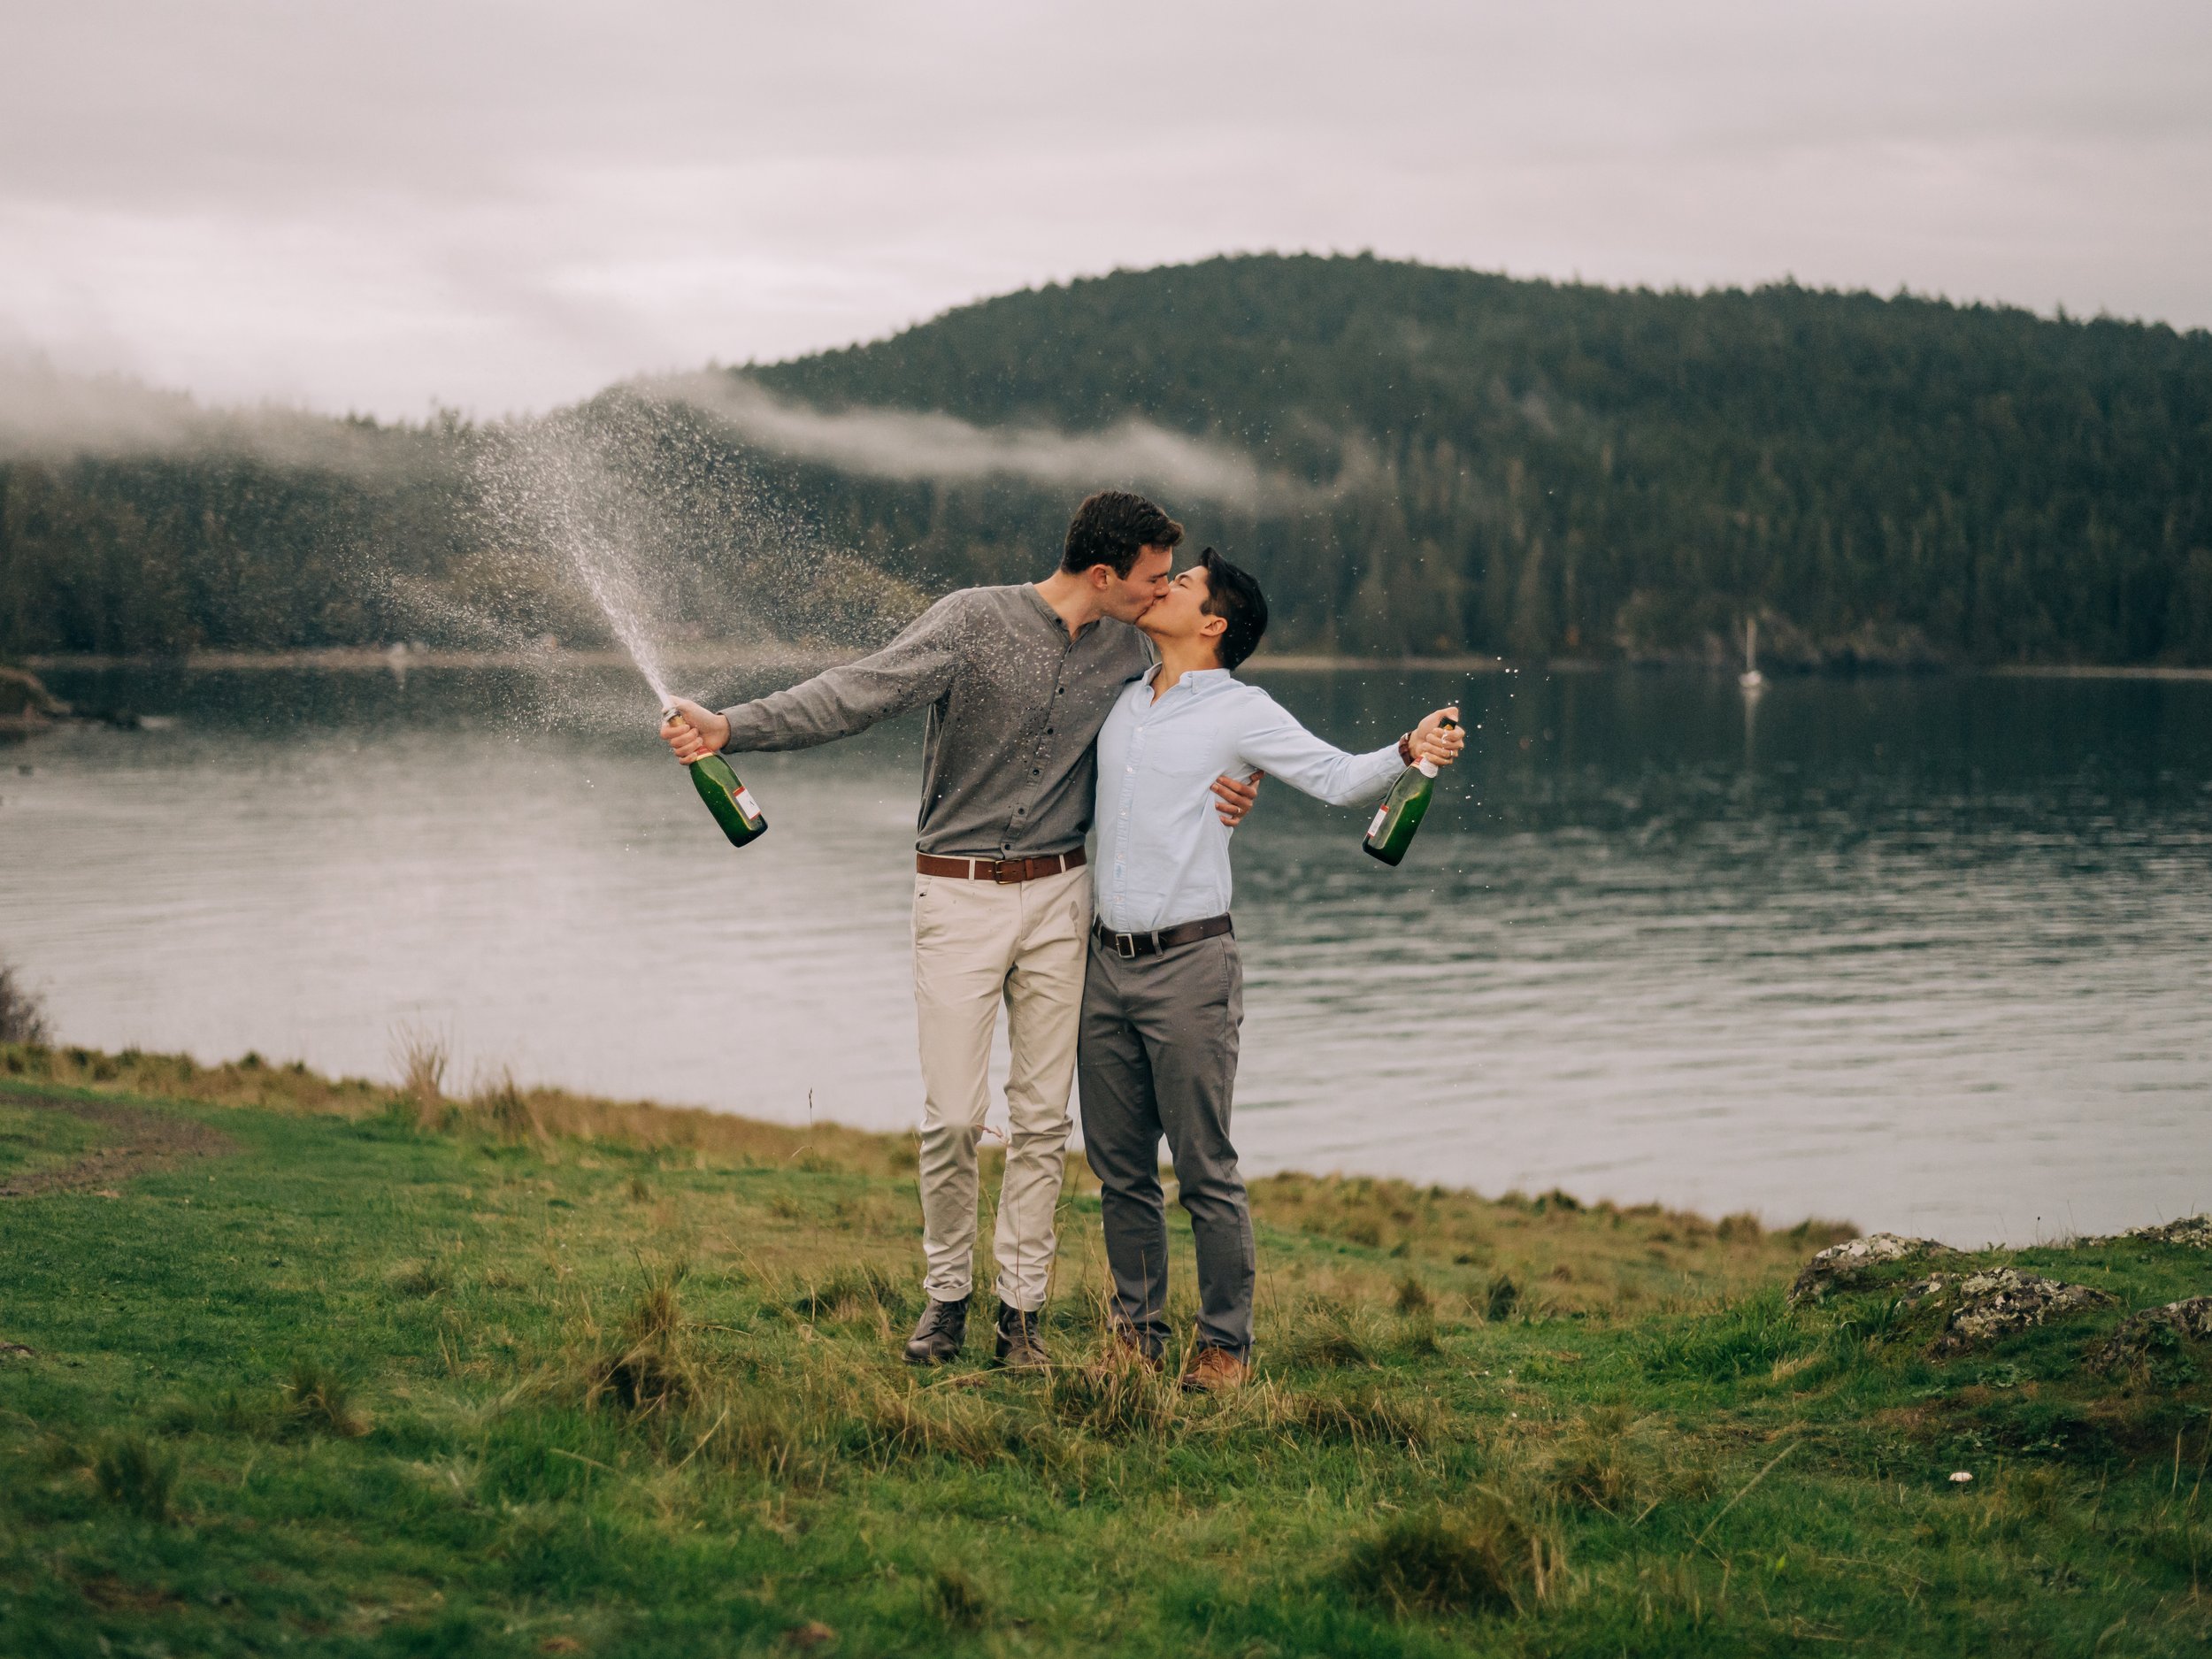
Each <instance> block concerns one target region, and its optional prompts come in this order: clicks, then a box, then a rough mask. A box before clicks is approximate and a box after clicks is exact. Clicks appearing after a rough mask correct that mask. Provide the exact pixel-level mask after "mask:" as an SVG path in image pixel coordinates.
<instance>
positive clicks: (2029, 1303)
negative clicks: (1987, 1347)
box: [1928, 1267, 2113, 1355]
mask: <svg viewBox="0 0 2212 1659" xmlns="http://www.w3.org/2000/svg"><path fill="white" fill-rule="evenodd" d="M1957 1297H1958V1301H1957V1304H1956V1305H1955V1307H1954V1308H1953V1309H1952V1310H1951V1317H1950V1318H1949V1319H1948V1320H1947V1321H1945V1323H1944V1326H1943V1333H1942V1334H1941V1335H1940V1336H1939V1337H1937V1338H1936V1340H1934V1341H1933V1342H1932V1343H1931V1344H1930V1345H1929V1348H1928V1352H1929V1353H1931V1354H1933V1355H1944V1354H1956V1353H1960V1352H1962V1351H1963V1350H1964V1349H1967V1348H1975V1347H1978V1346H1979V1345H1980V1344H1982V1343H1984V1342H1992V1341H1994V1340H1996V1339H1997V1338H1999V1337H2001V1336H2010V1335H2012V1334H2013V1333H2015V1332H2018V1331H2024V1330H2026V1329H2028V1328H2029V1327H2030V1326H2031V1325H2042V1324H2045V1323H2046V1322H2047V1321H2049V1320H2052V1319H2058V1318H2065V1317H2069V1316H2070V1315H2073V1314H2077V1313H2086V1312H2088V1311H2089V1310H2091V1309H2093V1308H2108V1307H2110V1306H2111V1305H2112V1302H2113V1298H2112V1297H2110V1296H2108V1295H2107V1294H2105V1293H2104V1292H2103V1291H2101V1290H2095V1289H2092V1288H2091V1287H2090V1286H2087V1285H2068V1284H2064V1283H2062V1282H2061V1281H2060V1280H2058V1279H2045V1278H2043V1277H2042V1276H2041V1275H2040V1274H2038V1273H2024V1272H2022V1271H2020V1270H2019V1269H2018V1268H2016V1267H1993V1268H1990V1269H1988V1270H1986V1271H1983V1272H1979V1273H1970V1274H1969V1275H1967V1277H1966V1278H1964V1279H1961V1280H1960V1281H1959V1283H1958V1287H1957Z"/></svg>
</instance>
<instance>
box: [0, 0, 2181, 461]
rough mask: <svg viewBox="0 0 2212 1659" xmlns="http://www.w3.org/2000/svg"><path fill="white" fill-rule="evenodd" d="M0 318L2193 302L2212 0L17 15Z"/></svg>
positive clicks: (306, 5) (356, 372) (193, 355)
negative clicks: (1517, 290) (1406, 268)
mask: <svg viewBox="0 0 2212 1659" xmlns="http://www.w3.org/2000/svg"><path fill="white" fill-rule="evenodd" d="M4 38H5V45H4V48H0V349H15V350H21V349H24V348H30V349H35V350H37V351H40V352H42V353H44V354H45V355H46V356H47V357H49V358H50V359H51V360H52V361H53V362H55V363H56V364H58V365H61V366H64V367H68V368H81V369H102V370H120V371H124V372H127V373H134V374H136V375H139V376H142V377H144V378H146V379H149V380H154V381H157V382H159V383H162V384H165V385H170V386H177V387H182V388H189V389H190V390H192V391H193V392H195V393H196V394H197V395H199V396H202V397H204V398H206V399H209V400H214V401H236V400H250V399H261V398H272V399H276V400H280V401H286V402H294V403H304V404H308V405H310V406H312V407H316V408H320V409H327V410H334V411H342V410H347V409H358V410H365V411H374V412H376V413H379V414H381V415H385V416H409V417H419V416H420V415H422V414H423V413H425V412H426V411H427V410H428V409H429V408H430V407H431V405H432V403H433V402H434V401H440V402H443V403H449V404H457V405H459V406H461V407H463V408H465V409H468V410H470V411H473V412H476V413H480V414H486V415H491V414H497V413H500V412H503V411H511V410H519V409H532V408H542V407H545V406H547V405H549V404H551V403H557V402H561V401H564V400H566V399H569V398H572V397H575V396H581V395H583V394H586V393H588V392H590V391H592V390H594V389H595V388H597V387H599V386H601V385H603V384H604V383H606V382H607V381H609V380H614V379H618V378H621V377H625V376H627V375H630V374H634V373H640V372H645V371H660V370H669V369H687V368H692V367H696V366H698V365H702V364H703V363H705V362H706V361H708V360H709V359H720V360H722V361H725V362H731V361H742V360H744V359H746V358H748V357H760V358H764V359H765V358H773V357H785V356H788V355H790V354H793V353H795V352H800V351H803V350H808V349H813V348H817V347H821V346H827V345H837V344H842V343H845V342H849V341H852V340H855V339H862V338H868V337H872V336H875V335H879V334H885V333H887V332H890V331H891V330H894V329H895V328H898V327H900V326H903V325H905V324H907V323H910V322H913V321H917V320H919V319H923V318H926V317H927V316H930V315H932V314H933V313H934V312H936V311H941V310H942V309H943V308H944V307H946V306H948V305H951V304H956V303H960V302H962V301H964V300H968V299H972V298H976V297H979V296H984V295H987V294H993V293H997V292H1001V291H1003V290H1005V289H1008V288H1018V287H1021V286H1024V285H1025V284H1029V283H1033V282H1038V281H1042V280H1049V279H1056V278H1064V277H1068V276H1073V275H1079V274H1083V273H1096V272H1102V271H1106V270H1110V269H1112V268H1113V267H1115V266H1117V265H1153V264H1157V263H1160V262H1163V261H1170V260H1183V259H1190V258H1196V257H1203V256H1205V255H1208V254H1211V253H1216V252H1221V251H1225V250H1255V249H1280V250H1293V249H1304V250H1317V251H1327V250H1347V251H1350V250H1358V249H1362V248H1371V249H1373V250H1375V251H1376V252H1378V253H1380V254H1386V255H1394V256H1407V257H1417V258H1421V259H1427V260H1432V261H1437V262H1440V263H1448V264H1455V265H1474V266H1478V267H1481V268H1484V269H1489V270H1504V271H1509V272H1512V273H1517V274H1542V275H1550V276H1556V277H1572V276H1577V275H1578V276H1580V277H1582V278H1584V279H1586V280H1595V281H1602V282H1607V283H1615V284H1624V283H1646V284H1652V285H1670V284H1681V285H1686V286H1690V287H1706V286H1709V285H1713V284H1727V283H1746V284H1748V283H1755V282H1759V281H1763V280H1770V279H1774V278H1778V277H1781V276H1783V275H1785V274H1793V275H1795V276H1796V277H1797V278H1798V280H1801V281H1805V282H1810V283H1818V284H1828V285H1836V286H1844V287H1865V288H1875V289H1878V290H1879V291H1882V292H1885V293H1887V292H1892V291H1893V290H1895V289H1896V288H1898V287H1899V286H1901V285H1903V286H1908V287H1910V288H1914V289H1916V290H1918V291H1922V292H1934V293H1941V294H1946V295H1949V296H1954V297H1958V298H1990V299H2001V300H2006V301H2010V302H2013V303H2019V304H2023V305H2028V306H2032V307H2033V308H2035V309H2037V310H2039V311H2050V310H2051V309H2052V308H2053V307H2054V306H2055V305H2057V304H2061V303H2062V304H2064V305H2065V306H2066V307H2067V308H2068V309H2069V310H2070V311H2078V312H2094V311H2100V310H2106V311H2113V312H2115V313H2117V314H2120V315H2123V316H2129V317H2142V318H2153V319H2164V320H2166V321H2169V322H2171V323H2173V324H2175V325H2176V326H2183V327H2203V326H2212V207H2208V204H2212V3H2208V0H2173V3H2171V4H2135V3H2130V0H2118V3H2116V0H2105V3H2104V4H2098V5H2094V6H2089V5H2083V4H2035V3H2032V0H2006V3H2004V4H1946V3H1945V0H1912V3H1911V4H1885V3H1881V0H1853V3H1852V4H1823V3H1818V0H1755V4H1719V3H1714V0H1700V3H1697V4H1664V3H1663V0H1640V3H1639V4H1619V5H1611V4H1551V5H1532V4H1527V3H1526V0H1515V3H1514V4H1471V3H1462V4H1440V5H1416V4H1380V3H1379V0H1360V3H1359V4H1349V3H1346V4H1334V5H1322V4H1307V3H1306V0H1271V4H1253V5H1225V4H1203V3H1202V0H1183V4H1176V5H1171V6H1170V5H1159V6H1154V5H1150V4H1132V3H1131V0H1122V3H1120V4H1113V5H1102V6H1092V7H1079V6H1072V5H1040V4H1004V5H982V4H936V3H933V0H879V3H877V4H823V3H822V0H815V3H814V4H806V5H792V4H779V5H775V6H768V5H752V4H702V5H662V4H639V3H638V0H630V3H629V4H621V5H611V4H609V5H594V4H575V3H573V0H514V3H512V4H491V3H488V0H436V4H421V3H419V0H376V3H375V4H334V3H331V0H264V3H262V4H220V3H216V0H67V3H66V4H63V3H62V0H46V3H45V4H34V3H33V0H8V5H7V12H6V20H5V27H4Z"/></svg>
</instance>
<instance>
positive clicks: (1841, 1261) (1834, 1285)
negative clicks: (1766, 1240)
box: [1790, 1233, 1960, 1308]
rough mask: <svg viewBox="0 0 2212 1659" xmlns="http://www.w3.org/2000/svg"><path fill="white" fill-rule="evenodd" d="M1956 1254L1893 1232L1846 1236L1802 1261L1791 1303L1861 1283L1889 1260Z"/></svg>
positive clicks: (1931, 1241)
mask: <svg viewBox="0 0 2212 1659" xmlns="http://www.w3.org/2000/svg"><path fill="white" fill-rule="evenodd" d="M1959 1254H1960V1252H1958V1251H1956V1250H1955V1249H1953V1248H1951V1247H1950V1246H1949V1245H1947V1244H1944V1243H1940V1242H1939V1241H1938V1240H1934V1239H1909V1238H1906V1237H1905V1236H1904V1235H1903V1234H1901V1233H1868V1234H1867V1235H1866V1236H1865V1237H1864V1238H1863V1239H1847V1240H1844V1241H1843V1242H1842V1243H1841V1244H1832V1245H1830V1246H1829V1247H1828V1248H1826V1249H1824V1250H1823V1251H1822V1252H1821V1253H1820V1254H1819V1255H1818V1256H1815V1257H1813V1259H1812V1260H1811V1261H1809V1262H1808V1263H1805V1271H1803V1272H1801V1273H1800V1274H1799V1275H1798V1276H1797V1282H1796V1283H1795V1284H1793V1285H1792V1286H1790V1306H1792V1307H1793V1308H1794V1307H1796V1306H1797V1305H1798V1304H1799V1303H1801V1302H1818V1301H1819V1300H1820V1299H1821V1298H1822V1297H1823V1296H1825V1295H1826V1294H1828V1293H1829V1292H1830V1291H1832V1290H1849V1289H1851V1288H1852V1287H1854V1286H1858V1285H1863V1284H1864V1283H1865V1282H1866V1280H1867V1279H1868V1278H1869V1277H1870V1275H1871V1274H1872V1273H1873V1271H1874V1270H1875V1269H1876V1268H1878V1267H1881V1266H1883V1265H1885V1264H1886V1263H1890V1262H1903V1261H1909V1260H1912V1259H1914V1258H1916V1257H1936V1258H1939V1257H1943V1256H1957V1255H1959Z"/></svg>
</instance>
